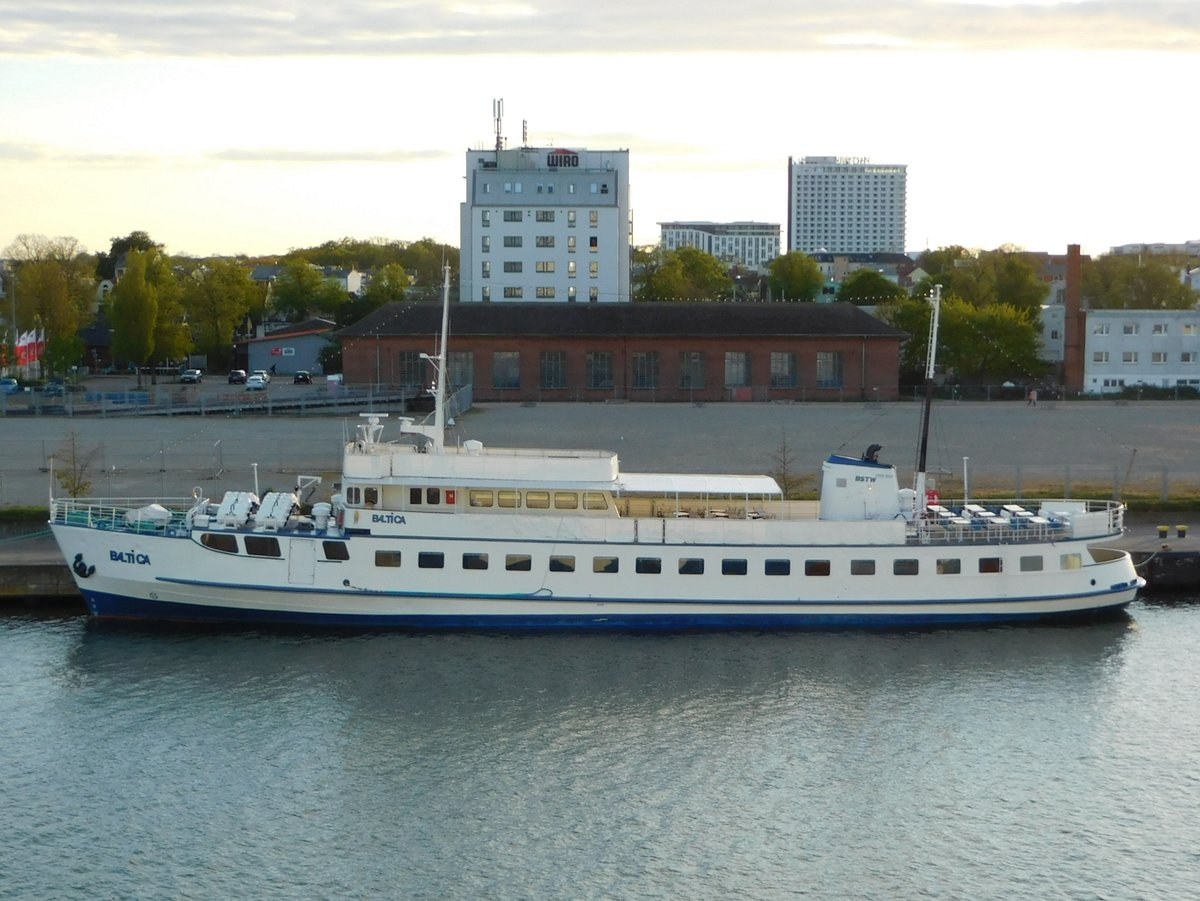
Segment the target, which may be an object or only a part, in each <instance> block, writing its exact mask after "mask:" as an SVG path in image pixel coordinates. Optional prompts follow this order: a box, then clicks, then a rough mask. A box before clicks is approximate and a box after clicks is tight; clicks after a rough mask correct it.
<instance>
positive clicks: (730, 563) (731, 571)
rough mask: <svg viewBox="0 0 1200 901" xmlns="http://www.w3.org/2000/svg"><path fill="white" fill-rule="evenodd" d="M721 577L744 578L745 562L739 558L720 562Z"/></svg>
mask: <svg viewBox="0 0 1200 901" xmlns="http://www.w3.org/2000/svg"><path fill="white" fill-rule="evenodd" d="M721 575H723V576H744V575H746V561H745V560H743V559H741V558H740V557H739V558H736V559H730V560H722V561H721Z"/></svg>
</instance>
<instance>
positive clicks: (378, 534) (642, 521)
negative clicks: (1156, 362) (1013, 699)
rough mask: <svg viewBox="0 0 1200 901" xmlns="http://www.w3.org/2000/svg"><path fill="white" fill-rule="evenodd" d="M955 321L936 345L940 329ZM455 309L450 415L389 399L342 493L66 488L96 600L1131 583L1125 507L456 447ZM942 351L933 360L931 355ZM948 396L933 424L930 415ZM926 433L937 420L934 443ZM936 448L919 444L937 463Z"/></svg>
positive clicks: (622, 599)
mask: <svg viewBox="0 0 1200 901" xmlns="http://www.w3.org/2000/svg"><path fill="white" fill-rule="evenodd" d="M934 309H935V326H934V329H933V330H932V334H931V344H935V343H936V309H937V308H936V302H935V307H934ZM446 317H447V312H446V308H445V303H444V304H443V320H442V340H441V347H440V352H439V353H438V355H436V356H431V357H428V358H427V359H429V360H430V362H431V363H432V364H433V365H434V367H435V370H436V372H437V380H436V389H435V394H436V399H435V405H434V412H433V414H432V416H431V421H430V422H426V423H423V424H417V423H414V422H413V421H412V420H410V419H404V418H402V419H400V421H399V431H398V434H397V436H396V437H395V439H393V440H385V437H384V430H385V428H386V427H387V422H386V417H384V416H383V415H371V416H368V417H367V418H366V421H364V422H363V423H362V424H360V425H359V426H358V429H357V435H356V437H355V438H354V440H353V441H350V442H348V443H347V445H346V447H345V450H344V454H343V466H342V481H341V485H340V490H339V491H338V493H336V494H333V495H332V497H330V499H329V500H328V501H323V502H320V503H316V504H314V505H312V507H311V509H310V508H307V507H304V508H302V506H301V497H302V496H303V494H304V492H305V491H306V490H307V489H309V488H311V487H313V486H314V485H315V483H316V482H318V481H319V479H317V478H316V477H303V478H301V479H300V480H299V484H298V485H297V487H296V489H295V490H294V491H292V492H285V493H277V492H272V493H268V494H266V495H265V496H263V497H259V496H258V495H257V492H254V491H240V492H239V491H229V492H226V493H225V495H224V497H222V498H220V499H219V500H211V499H209V498H205V497H203V496H201V494H200V492H199V489H197V491H196V493H195V496H194V497H193V498H191V499H188V500H186V501H175V502H172V501H167V500H163V499H154V500H150V499H145V500H125V501H120V500H111V499H88V500H83V499H73V498H57V499H52V501H51V507H50V509H51V516H50V520H51V522H50V524H51V528H52V529H53V531H54V535H55V537H56V539H57V540H58V543H59V545H60V546H61V548H62V550H63V553H64V554H65V556H66V558H67V560H68V561H69V562H70V563H71V566H72V570H73V572H74V576H75V580H76V583H77V584H78V586H79V590H80V591H81V593H82V594H83V596H84V598H85V599H86V601H87V604H88V606H89V609H90V610H91V612H92V613H93V614H94V615H95V616H97V617H109V618H129V619H148V620H175V621H199V622H219V623H227V622H237V623H264V624H265V623H287V624H331V625H339V626H357V627H364V628H377V627H403V628H421V629H437V628H483V629H493V628H494V629H556V628H569V629H660V628H667V629H680V628H722V629H723V628H747V627H751V628H834V629H838V628H863V627H865V628H909V627H916V626H930V625H948V624H960V623H980V622H1004V621H1023V620H1037V619H1047V618H1062V617H1069V616H1081V615H1094V614H1096V613H1098V612H1100V611H1106V610H1115V609H1118V608H1121V607H1123V606H1125V605H1126V604H1128V603H1129V602H1130V601H1132V600H1133V598H1134V596H1135V595H1136V593H1137V590H1138V588H1139V587H1141V585H1143V584H1144V583H1143V580H1142V579H1140V578H1139V577H1138V575H1137V574H1136V572H1135V571H1134V567H1133V563H1132V561H1131V560H1130V557H1129V554H1128V553H1126V552H1124V551H1121V550H1117V549H1113V548H1108V547H1104V546H1103V545H1104V544H1105V543H1106V542H1109V541H1111V540H1112V539H1114V538H1116V537H1117V536H1119V535H1120V534H1121V532H1122V530H1123V516H1124V512H1125V511H1124V506H1123V505H1122V504H1121V503H1119V502H1116V501H1087V500H1073V499H1063V500H1043V501H1039V502H1038V503H1037V505H1036V506H1032V505H1028V504H1021V503H1017V502H1010V501H976V502H974V503H968V502H967V501H965V500H964V501H958V502H950V501H948V500H945V499H942V500H940V501H939V502H936V503H930V502H929V501H931V500H933V498H932V497H931V496H927V495H926V492H925V484H924V475H923V472H922V470H923V469H924V465H923V463H924V461H923V460H921V462H920V465H919V466H918V475H917V479H916V487H915V488H901V487H900V485H899V482H898V479H897V474H896V469H895V467H894V466H891V465H887V464H883V463H879V462H877V461H876V460H875V459H874V453H872V452H871V449H868V453H867V454H864V455H863V458H861V459H860V458H856V457H848V456H843V455H838V454H834V455H832V456H830V457H829V458H828V459H827V460H825V462H824V466H823V478H822V486H821V498H820V501H819V502H815V501H789V500H786V499H784V498H783V496H782V492H781V491H780V488H779V486H778V484H777V483H776V482H775V480H774V479H772V478H769V477H766V476H738V475H692V474H655V473H623V472H621V471H620V469H619V466H618V460H617V456H616V454H614V453H610V452H607V451H570V450H545V449H536V450H535V449H499V448H491V447H484V446H483V445H482V444H481V443H480V442H478V441H473V440H468V441H465V442H463V443H462V444H461V445H460V446H446V443H445V425H446V422H445V416H446V414H445V410H446V398H445V383H446V379H445V377H444V375H445V366H444V363H445V354H446V336H447V328H446V321H447V319H446ZM930 367H931V368H932V362H931V363H930ZM928 412H929V410H928V404H927V405H926V411H925V417H926V418H925V429H926V430H927V428H928ZM923 446H924V438H922V448H923ZM923 456H924V453H923V450H922V457H923Z"/></svg>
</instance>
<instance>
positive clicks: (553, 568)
mask: <svg viewBox="0 0 1200 901" xmlns="http://www.w3.org/2000/svg"><path fill="white" fill-rule="evenodd" d="M550 572H552V573H573V572H575V558H574V557H572V556H570V555H569V554H555V555H553V556H551V557H550Z"/></svg>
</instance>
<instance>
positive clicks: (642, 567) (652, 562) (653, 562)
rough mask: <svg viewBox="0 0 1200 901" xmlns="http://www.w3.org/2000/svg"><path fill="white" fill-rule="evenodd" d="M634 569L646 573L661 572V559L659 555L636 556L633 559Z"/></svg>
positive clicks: (656, 573)
mask: <svg viewBox="0 0 1200 901" xmlns="http://www.w3.org/2000/svg"><path fill="white" fill-rule="evenodd" d="M633 568H634V570H635V571H637V572H639V573H646V574H648V575H658V574H659V573H661V572H662V559H661V558H659V557H638V558H637V560H636V561H634V567H633Z"/></svg>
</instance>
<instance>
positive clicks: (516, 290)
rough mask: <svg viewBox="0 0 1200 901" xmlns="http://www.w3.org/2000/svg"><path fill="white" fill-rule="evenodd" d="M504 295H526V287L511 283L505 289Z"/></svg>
mask: <svg viewBox="0 0 1200 901" xmlns="http://www.w3.org/2000/svg"><path fill="white" fill-rule="evenodd" d="M504 296H505V297H524V296H525V289H524V288H522V287H520V286H516V287H514V286H512V285H510V286H508V287H507V288H505V289H504Z"/></svg>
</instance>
